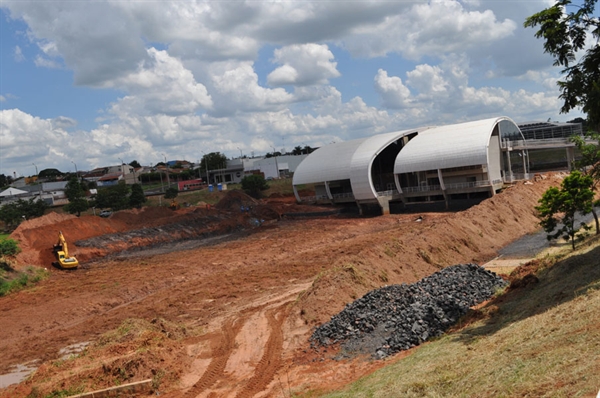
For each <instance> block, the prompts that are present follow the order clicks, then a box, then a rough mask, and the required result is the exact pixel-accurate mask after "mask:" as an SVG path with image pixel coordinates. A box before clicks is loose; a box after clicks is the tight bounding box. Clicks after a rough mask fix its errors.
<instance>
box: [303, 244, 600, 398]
mask: <svg viewBox="0 0 600 398" xmlns="http://www.w3.org/2000/svg"><path fill="white" fill-rule="evenodd" d="M599 258H600V240H598V239H593V241H592V242H590V243H588V244H587V245H585V247H584V248H582V249H580V250H579V251H578V252H576V253H574V254H572V255H571V254H568V255H566V254H565V255H563V256H557V257H553V258H546V259H544V262H545V263H547V264H552V263H554V262H556V263H555V264H554V265H553V266H549V267H548V268H545V269H542V270H541V271H539V272H538V274H537V276H538V277H539V280H540V282H539V283H537V284H534V285H530V286H528V287H525V288H520V289H515V290H512V291H509V292H508V293H506V294H504V295H502V296H499V297H497V298H496V299H494V300H492V302H490V303H489V304H487V305H486V306H485V307H484V308H483V309H481V312H482V313H484V314H488V317H487V319H484V320H481V321H478V322H475V323H473V324H472V325H469V326H467V327H465V328H464V329H463V330H461V331H459V332H456V333H452V334H448V335H446V336H444V337H441V338H439V339H437V340H436V341H433V342H430V343H428V344H425V345H424V346H422V347H420V348H418V349H416V350H415V351H414V353H412V355H409V356H407V357H405V358H404V359H400V360H394V359H391V360H390V362H392V363H391V364H390V365H388V366H387V367H385V368H383V369H381V370H379V371H377V372H375V373H374V374H372V375H370V376H367V377H365V378H363V379H361V380H359V381H358V382H356V383H354V384H352V385H350V386H348V387H347V388H346V389H345V390H343V391H340V392H336V393H333V394H330V395H327V396H328V397H398V396H402V397H423V396H427V397H515V396H535V397H538V396H549V397H577V396H591V397H595V396H596V394H597V393H598V390H599V389H600V376H599V375H600V261H599V260H598V259H599ZM316 395H319V393H316V392H312V393H309V394H308V396H316Z"/></svg>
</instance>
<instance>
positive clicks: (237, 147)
mask: <svg viewBox="0 0 600 398" xmlns="http://www.w3.org/2000/svg"><path fill="white" fill-rule="evenodd" d="M237 149H239V151H240V159H241V158H242V156H243V155H242V150H241V149H240V147H237Z"/></svg>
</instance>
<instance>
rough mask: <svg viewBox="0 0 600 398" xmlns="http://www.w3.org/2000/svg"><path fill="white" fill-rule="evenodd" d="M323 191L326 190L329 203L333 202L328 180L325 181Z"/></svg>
mask: <svg viewBox="0 0 600 398" xmlns="http://www.w3.org/2000/svg"><path fill="white" fill-rule="evenodd" d="M325 192H327V197H328V198H329V200H330V201H331V203H335V201H334V200H333V195H332V194H331V190H330V189H329V182H327V181H325Z"/></svg>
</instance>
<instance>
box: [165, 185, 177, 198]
mask: <svg viewBox="0 0 600 398" xmlns="http://www.w3.org/2000/svg"><path fill="white" fill-rule="evenodd" d="M177 195H179V190H178V189H177V188H175V187H171V188H167V190H166V191H165V199H175V198H176V197H177Z"/></svg>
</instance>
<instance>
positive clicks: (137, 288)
mask: <svg viewBox="0 0 600 398" xmlns="http://www.w3.org/2000/svg"><path fill="white" fill-rule="evenodd" d="M559 183H560V177H554V178H548V179H545V180H542V181H540V182H536V183H534V184H527V185H526V184H518V185H517V186H514V187H511V188H509V189H506V190H505V191H504V192H503V193H501V194H499V195H496V196H495V197H493V198H491V199H489V200H486V201H484V202H482V203H481V204H479V205H477V206H474V207H472V208H470V209H468V210H466V211H464V212H459V213H419V214H420V215H422V216H423V221H422V222H415V218H416V215H415V214H402V215H391V216H386V217H375V218H356V217H351V218H339V217H329V218H320V219H308V220H286V219H283V220H280V221H275V220H276V218H274V219H273V222H274V223H269V224H268V225H267V223H265V225H263V226H262V227H259V228H255V229H252V233H251V234H249V235H247V236H245V237H243V238H240V239H235V240H229V241H225V242H222V243H219V244H217V245H213V246H204V247H197V248H193V249H189V250H185V251H177V252H173V253H165V254H159V255H153V256H150V257H135V258H127V259H125V258H111V257H109V258H105V259H104V260H102V261H97V262H93V263H91V264H90V265H89V266H84V267H82V268H81V269H78V270H76V271H73V272H64V271H58V270H53V272H52V275H51V278H49V279H48V280H46V281H44V282H43V283H41V284H40V285H39V286H38V287H37V288H36V289H33V290H30V291H24V292H20V293H17V294H14V295H11V296H9V297H5V298H1V299H0V313H2V315H3V319H10V322H8V323H5V324H3V340H2V342H1V343H0V370H2V371H6V370H7V369H8V368H9V366H11V365H15V364H19V363H24V362H27V361H30V360H36V359H38V360H40V361H41V362H43V363H44V364H43V366H42V367H41V368H40V370H39V372H38V373H37V374H36V375H34V376H33V377H32V378H31V379H30V380H29V381H27V382H24V383H22V384H21V385H19V386H18V387H16V388H9V389H6V390H4V391H3V392H0V396H2V397H4V396H5V397H8V396H10V397H19V396H26V395H27V394H29V393H30V392H31V391H32V389H33V388H35V389H36V390H37V391H38V392H40V393H47V392H50V391H52V390H67V389H76V388H78V387H79V388H83V389H85V390H86V391H90V390H93V389H99V388H104V387H107V386H112V385H115V384H119V383H121V384H122V383H124V382H131V381H135V380H143V379H146V378H153V379H154V380H155V383H154V384H155V387H156V389H157V391H159V392H160V394H161V395H163V396H169V397H184V396H185V397H208V396H211V397H229V396H240V397H253V396H256V397H266V396H289V394H290V393H293V392H299V391H305V390H307V389H331V388H335V387H336V386H340V385H343V384H345V383H347V382H349V381H351V380H354V379H356V378H357V377H360V376H361V375H363V374H365V373H367V372H370V371H371V370H373V369H375V368H377V367H379V366H381V364H380V363H374V362H368V361H363V360H361V359H354V360H346V361H339V362H337V361H335V362H334V361H331V359H330V358H331V357H332V356H333V354H334V353H332V352H314V351H312V350H310V349H309V346H308V343H307V339H308V336H309V335H310V331H311V328H312V327H313V326H315V325H317V324H319V323H321V322H324V321H326V320H328V319H329V317H331V316H332V315H333V314H335V313H337V312H338V311H339V310H341V309H342V308H343V306H344V305H345V304H346V303H348V302H350V301H352V300H354V299H356V298H358V297H360V296H362V295H363V294H364V293H366V292H367V291H369V290H371V289H372V288H375V287H380V286H382V285H386V284H392V283H401V282H414V281H416V280H418V279H420V278H422V277H423V276H426V275H428V274H431V273H432V272H434V271H436V270H437V269H439V268H441V267H445V266H448V265H452V264H457V263H464V262H479V263H480V262H483V261H485V260H487V259H490V258H492V257H494V256H495V255H496V250H497V249H499V248H500V247H502V246H503V245H505V244H507V243H509V242H510V241H512V240H514V239H516V238H517V237H519V236H521V235H523V234H525V233H529V232H531V231H533V230H535V229H536V228H537V222H538V220H537V219H536V218H535V215H534V213H533V206H534V205H535V204H536V203H537V200H538V198H539V197H540V196H541V194H542V193H543V192H544V191H545V190H546V189H547V188H548V187H549V186H550V185H551V184H553V185H558V184H559ZM232 206H233V205H232ZM235 206H237V204H235ZM278 206H279V207H278ZM284 208H285V210H284ZM294 208H295V205H293V204H291V203H289V202H286V201H283V200H277V201H273V203H272V210H274V211H275V213H277V214H281V213H282V212H285V211H290V210H293V209H294ZM297 210H300V211H302V210H304V209H303V208H301V207H298V208H297ZM147 211H156V212H158V211H159V210H147ZM167 211H168V212H170V213H164V214H163V213H157V214H156V215H154V214H151V213H145V212H140V214H133V213H132V214H130V213H124V215H123V216H121V217H122V218H120V217H116V216H117V215H118V214H117V215H115V216H113V217H112V218H110V219H107V220H104V219H100V218H98V217H96V218H80V219H75V218H72V217H65V219H61V220H53V221H52V222H51V223H49V224H47V225H38V224H36V223H34V222H30V224H29V225H27V224H26V223H24V224H23V225H22V226H21V227H20V228H19V229H18V230H17V231H15V233H14V235H13V237H16V238H18V239H19V240H20V241H21V244H22V246H23V247H24V248H25V250H24V251H23V253H22V254H21V256H20V257H19V259H20V260H21V261H23V262H25V263H38V264H45V263H46V261H48V256H47V253H46V250H47V248H48V247H51V245H52V244H53V243H55V242H54V240H55V234H56V231H57V229H62V230H63V232H64V233H65V236H66V238H67V239H68V240H69V242H71V241H74V242H76V241H80V240H81V241H84V240H87V239H90V238H94V237H100V239H103V237H102V235H106V234H113V235H114V234H117V236H120V235H118V234H121V233H124V232H126V231H130V230H142V229H144V228H147V231H150V230H151V229H152V228H153V227H155V228H156V229H158V230H161V229H162V228H165V227H164V226H166V225H179V224H178V222H179V223H181V222H189V221H190V220H198V223H204V224H203V225H205V228H208V229H210V228H211V227H214V228H216V227H217V226H218V225H221V224H225V225H228V228H232V226H239V225H246V224H245V223H246V222H247V220H248V219H249V218H252V215H251V214H242V212H241V211H240V209H239V208H238V209H237V210H233V209H211V210H205V209H194V208H190V209H185V210H180V211H178V212H171V211H170V210H167ZM194 211H196V213H194ZM137 216H140V217H137ZM210 217H213V218H214V219H215V220H217V221H214V223H211V222H208V221H206V219H207V218H210ZM177 220H178V221H177ZM218 220H222V222H221V223H219V222H218ZM232 220H233V221H232ZM173 221H176V222H173ZM40 223H43V221H40ZM67 227H69V229H67ZM199 230H201V228H199ZM163 234H164V233H163ZM167 234H170V233H167ZM124 236H126V235H124ZM124 239H125V240H127V239H130V238H124ZM140 239H143V236H141V237H140ZM116 240H117V241H119V240H118V239H116ZM130 240H131V239H130ZM99 241H101V240H99ZM123 241H124V240H123V239H122V240H120V241H119V242H121V243H118V244H117V246H118V247H120V248H123V244H122V242H123ZM131 242H132V243H131V244H133V245H135V244H137V243H136V242H135V241H133V240H131ZM147 242H150V243H151V244H152V245H155V244H157V243H156V241H153V240H152V239H148V240H147ZM160 244H161V245H163V244H164V243H160ZM102 245H103V246H106V244H105V243H102ZM74 246H75V245H74ZM117 246H115V247H117ZM167 247H168V246H165V248H167ZM75 250H77V251H78V252H79V256H80V257H79V258H80V261H82V263H84V265H85V260H83V259H85V258H88V259H92V258H98V256H103V255H104V254H105V253H106V248H105V247H93V246H90V247H75ZM86 256H87V257H86ZM50 260H51V258H50ZM132 319H134V320H135V319H137V320H139V321H132ZM154 320H160V321H154ZM153 321H154V322H155V323H152V322H153ZM132 322H133V324H134V325H136V326H135V327H132V326H131V325H132ZM156 322H163V323H164V324H165V325H175V326H168V327H163V328H162V329H160V328H159V329H157V328H155V327H154V326H152V325H155V324H156ZM173 328H176V329H177V330H179V329H181V330H183V331H184V332H182V333H174V332H173ZM110 331H113V332H111V333H112V334H110V335H109V336H108V337H107V336H106V335H105V333H107V332H110ZM133 331H135V333H134V332H133ZM115 334H116V335H115ZM81 342H92V343H91V344H90V345H89V346H88V349H87V350H86V354H85V355H82V356H80V357H79V358H76V359H71V360H63V361H56V358H58V357H59V356H60V355H59V354H58V352H59V350H60V349H61V348H64V347H65V346H68V345H70V344H75V343H81ZM403 355H406V353H403V354H399V355H398V356H396V358H399V357H402V356H403Z"/></svg>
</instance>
